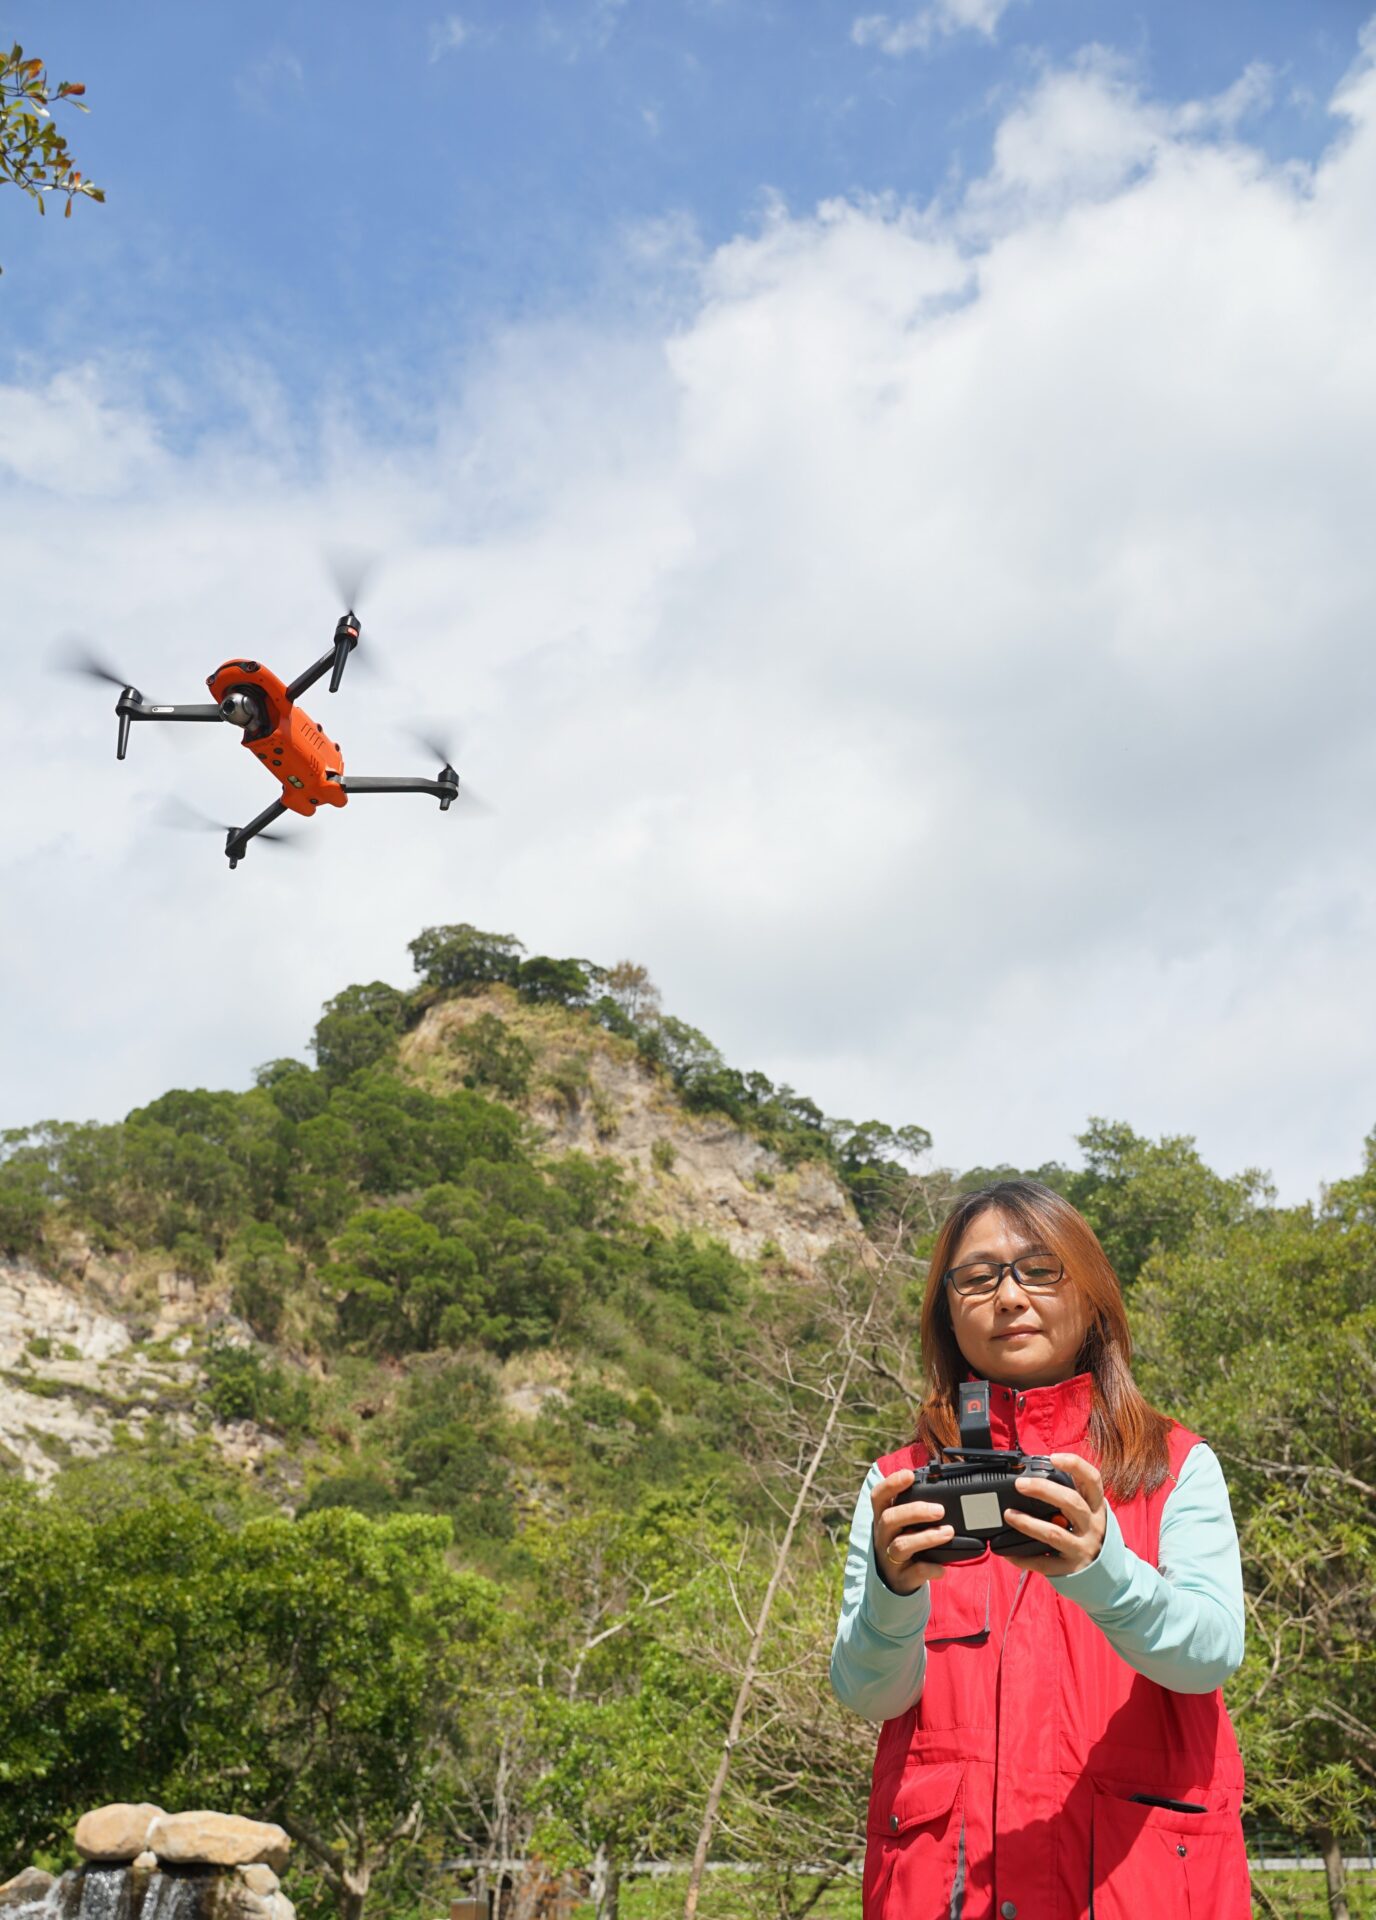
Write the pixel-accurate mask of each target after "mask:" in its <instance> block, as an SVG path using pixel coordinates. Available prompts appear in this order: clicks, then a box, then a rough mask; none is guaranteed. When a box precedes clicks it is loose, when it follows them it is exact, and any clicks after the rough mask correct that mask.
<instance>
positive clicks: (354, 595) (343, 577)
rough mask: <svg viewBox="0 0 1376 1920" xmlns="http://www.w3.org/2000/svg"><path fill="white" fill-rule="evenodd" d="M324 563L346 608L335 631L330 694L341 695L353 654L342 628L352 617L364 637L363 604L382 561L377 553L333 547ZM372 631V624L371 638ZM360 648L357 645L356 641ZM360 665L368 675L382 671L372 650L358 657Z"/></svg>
mask: <svg viewBox="0 0 1376 1920" xmlns="http://www.w3.org/2000/svg"><path fill="white" fill-rule="evenodd" d="M324 560H325V567H326V571H327V572H328V574H329V576H330V583H331V585H332V586H333V587H334V590H335V594H336V595H337V597H338V599H339V600H340V601H341V602H342V603H343V605H344V607H345V609H346V612H345V618H344V620H343V621H341V622H340V627H339V628H337V629H336V630H335V659H334V669H333V671H332V672H331V674H330V692H331V693H337V692H338V691H339V683H340V681H341V680H342V679H343V677H344V664H345V662H346V661H347V660H348V658H349V655H350V652H351V651H352V649H351V648H350V646H349V642H348V640H347V639H346V638H344V637H343V634H342V632H341V629H342V628H344V627H345V625H346V623H347V621H348V620H349V617H350V616H352V622H353V626H354V628H355V631H356V632H357V633H358V634H359V635H360V636H361V635H362V632H363V624H364V619H363V613H362V610H361V608H360V605H359V603H360V601H362V600H365V599H366V598H367V595H368V585H369V582H370V581H371V580H372V578H373V576H374V575H375V574H376V572H377V569H378V567H379V565H380V561H379V558H378V555H377V554H375V553H369V552H366V551H365V550H364V549H362V548H360V547H329V548H327V549H326V550H325V553H324ZM371 632H372V626H371V622H370V623H369V633H370V635H371ZM356 645H357V642H355V646H356ZM370 645H371V641H370ZM357 663H358V665H359V666H360V667H362V668H363V669H364V670H365V671H367V672H372V673H376V672H377V671H378V665H377V661H376V660H375V659H374V657H373V656H372V654H371V653H370V652H368V651H364V652H360V653H358V654H357Z"/></svg>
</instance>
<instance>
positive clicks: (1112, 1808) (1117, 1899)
mask: <svg viewBox="0 0 1376 1920" xmlns="http://www.w3.org/2000/svg"><path fill="white" fill-rule="evenodd" d="M1169 1797H1171V1798H1174V1795H1171V1796H1169ZM1183 1797H1186V1798H1188V1797H1189V1796H1188V1795H1186V1796H1183ZM1093 1822H1094V1824H1093V1833H1092V1839H1091V1845H1090V1898H1089V1912H1090V1915H1091V1920H1142V1916H1143V1915H1144V1914H1152V1913H1159V1914H1169V1915H1170V1916H1171V1920H1246V1917H1247V1916H1249V1915H1250V1914H1251V1911H1252V1902H1251V1894H1250V1892H1249V1879H1248V1873H1247V1849H1246V1846H1245V1843H1244V1841H1243V1838H1242V1822H1241V1820H1240V1819H1239V1817H1238V1815H1237V1814H1236V1813H1234V1812H1230V1811H1228V1810H1226V1809H1225V1810H1223V1811H1218V1810H1211V1811H1209V1812H1207V1813H1177V1812H1175V1811H1174V1810H1173V1809H1171V1808H1169V1807H1148V1806H1143V1805H1142V1804H1141V1803H1140V1802H1138V1801H1133V1800H1127V1799H1120V1798H1119V1797H1118V1796H1117V1794H1112V1793H1105V1792H1103V1791H1101V1790H1097V1789H1096V1791H1095V1795H1094V1815H1093Z"/></svg>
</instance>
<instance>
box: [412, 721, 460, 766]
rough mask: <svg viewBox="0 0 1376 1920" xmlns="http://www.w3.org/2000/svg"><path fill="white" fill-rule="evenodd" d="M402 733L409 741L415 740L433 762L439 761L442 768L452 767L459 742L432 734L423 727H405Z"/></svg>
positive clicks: (441, 735)
mask: <svg viewBox="0 0 1376 1920" xmlns="http://www.w3.org/2000/svg"><path fill="white" fill-rule="evenodd" d="M402 732H403V733H404V734H405V735H406V737H407V739H408V740H414V741H415V743H416V745H417V746H418V747H419V748H421V750H422V751H423V752H424V753H428V754H429V755H430V758H431V759H432V760H438V761H439V762H440V764H441V766H445V767H452V766H453V764H454V761H455V759H456V757H457V751H458V742H457V741H456V740H454V739H452V738H449V737H447V736H445V735H443V734H438V733H430V732H427V731H426V730H425V729H423V728H421V727H403V728H402Z"/></svg>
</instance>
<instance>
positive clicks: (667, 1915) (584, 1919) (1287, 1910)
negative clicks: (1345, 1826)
mask: <svg viewBox="0 0 1376 1920" xmlns="http://www.w3.org/2000/svg"><path fill="white" fill-rule="evenodd" d="M742 1880H743V1876H740V1875H737V1874H733V1873H709V1874H708V1875H707V1878H706V1880H705V1882H704V1884H703V1890H702V1905H701V1906H700V1907H699V1909H698V1912H699V1913H700V1914H701V1915H702V1916H703V1920H742V1916H743V1915H746V1914H748V1913H749V1912H750V1902H749V1901H748V1900H747V1899H744V1898H742ZM686 1882H687V1875H686V1874H682V1873H666V1874H663V1875H657V1876H655V1877H654V1878H651V1877H650V1876H649V1875H641V1874H636V1875H634V1876H633V1877H631V1878H630V1879H628V1880H626V1881H625V1882H624V1884H623V1886H622V1890H621V1920H679V1916H680V1915H681V1914H682V1912H683V1895H684V1888H685V1885H686ZM1257 1882H1260V1897H1259V1898H1258V1897H1255V1895H1256V1887H1257ZM1253 1890H1254V1899H1253V1905H1252V1913H1253V1916H1254V1920H1329V1914H1328V1889H1327V1886H1326V1884H1325V1881H1324V1876H1323V1875H1322V1873H1312V1872H1304V1871H1301V1872H1298V1873H1297V1872H1295V1871H1293V1870H1290V1871H1284V1872H1282V1871H1277V1872H1274V1873H1273V1872H1267V1873H1264V1874H1257V1875H1255V1876H1254V1879H1253ZM757 1891H758V1894H763V1892H764V1889H763V1887H760V1888H759V1889H758V1890H757ZM1347 1904H1348V1909H1349V1911H1350V1913H1351V1916H1352V1920H1376V1874H1370V1873H1353V1874H1349V1876H1348V1881H1347ZM573 1911H574V1916H575V1920H592V1913H593V1909H592V1907H591V1906H590V1905H580V1906H577V1907H575V1908H574V1910H573ZM811 1920H861V1917H860V1882H859V1879H858V1878H857V1877H854V1876H848V1877H847V1878H845V1879H843V1880H841V1881H840V1882H839V1883H838V1884H837V1885H836V1886H835V1887H832V1888H829V1889H828V1891H827V1892H826V1893H825V1894H824V1895H823V1897H822V1899H821V1900H820V1901H818V1903H817V1905H816V1906H815V1907H814V1908H812V1910H811Z"/></svg>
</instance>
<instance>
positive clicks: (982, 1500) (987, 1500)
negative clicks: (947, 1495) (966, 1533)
mask: <svg viewBox="0 0 1376 1920" xmlns="http://www.w3.org/2000/svg"><path fill="white" fill-rule="evenodd" d="M960 1517H961V1520H962V1522H963V1523H964V1525H965V1526H967V1527H969V1528H970V1530H971V1532H974V1531H975V1530H976V1529H978V1528H980V1527H995V1528H997V1527H1001V1526H1002V1525H1003V1508H1002V1506H1001V1505H1000V1503H999V1497H998V1495H997V1494H996V1493H963V1494H961V1496H960Z"/></svg>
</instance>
